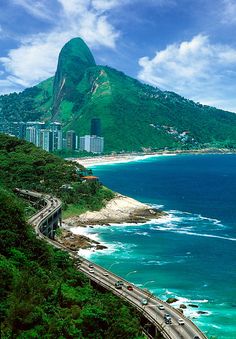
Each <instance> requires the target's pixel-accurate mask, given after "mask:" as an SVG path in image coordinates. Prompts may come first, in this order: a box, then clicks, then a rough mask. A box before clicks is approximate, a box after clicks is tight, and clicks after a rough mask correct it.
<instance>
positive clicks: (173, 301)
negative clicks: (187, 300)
mask: <svg viewBox="0 0 236 339" xmlns="http://www.w3.org/2000/svg"><path fill="white" fill-rule="evenodd" d="M178 300H179V299H176V298H168V299H167V300H166V302H167V303H168V304H172V303H175V302H176V301H178Z"/></svg>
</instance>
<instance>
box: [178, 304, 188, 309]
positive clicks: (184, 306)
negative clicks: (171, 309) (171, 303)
mask: <svg viewBox="0 0 236 339" xmlns="http://www.w3.org/2000/svg"><path fill="white" fill-rule="evenodd" d="M179 308H182V309H185V308H187V306H186V305H184V304H181V305H179Z"/></svg>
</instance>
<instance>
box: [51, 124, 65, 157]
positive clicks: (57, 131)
mask: <svg viewBox="0 0 236 339" xmlns="http://www.w3.org/2000/svg"><path fill="white" fill-rule="evenodd" d="M49 129H50V130H51V131H52V149H53V151H54V150H56V149H59V150H60V149H62V127H61V123H60V122H51V123H50V125H49Z"/></svg>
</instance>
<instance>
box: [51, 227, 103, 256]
mask: <svg viewBox="0 0 236 339" xmlns="http://www.w3.org/2000/svg"><path fill="white" fill-rule="evenodd" d="M55 240H56V241H57V242H59V243H60V244H63V245H64V246H66V247H67V248H69V249H70V250H72V251H78V250H79V249H87V248H91V247H93V248H94V249H96V250H103V249H106V248H107V247H106V246H104V245H101V244H100V243H99V242H97V241H95V240H92V239H90V238H88V237H86V236H84V235H76V234H74V233H72V232H70V231H69V230H65V229H63V230H62V233H61V235H60V236H56V239H55Z"/></svg>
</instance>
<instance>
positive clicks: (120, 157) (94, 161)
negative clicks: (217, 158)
mask: <svg viewBox="0 0 236 339" xmlns="http://www.w3.org/2000/svg"><path fill="white" fill-rule="evenodd" d="M189 154H192V155H198V154H236V151H230V150H228V149H224V148H222V149H208V148H205V149H201V150H175V151H159V152H151V153H138V152H137V153H124V154H112V155H110V154H109V155H97V156H94V157H83V158H69V159H67V160H70V161H74V162H77V163H79V164H81V165H82V166H84V167H95V166H103V165H115V164H121V163H129V162H136V161H142V160H145V159H150V158H158V157H162V156H176V155H189Z"/></svg>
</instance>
